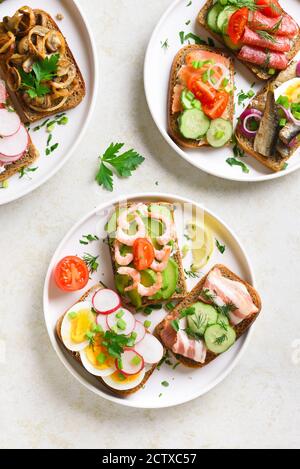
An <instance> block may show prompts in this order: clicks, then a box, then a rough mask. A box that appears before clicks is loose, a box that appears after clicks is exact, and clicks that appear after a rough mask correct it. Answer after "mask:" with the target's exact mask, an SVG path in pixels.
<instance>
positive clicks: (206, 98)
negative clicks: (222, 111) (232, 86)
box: [188, 76, 216, 104]
mask: <svg viewBox="0 0 300 469" xmlns="http://www.w3.org/2000/svg"><path fill="white" fill-rule="evenodd" d="M188 89H189V90H190V91H191V92H192V93H193V94H194V95H195V96H196V98H197V99H199V101H200V102H201V103H202V104H211V103H213V102H214V100H215V97H216V90H215V89H214V88H213V87H212V86H210V84H209V83H204V82H203V81H202V80H201V78H199V77H195V76H194V77H192V78H191V79H190V81H189V82H188Z"/></svg>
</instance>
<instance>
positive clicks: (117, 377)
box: [111, 371, 140, 384]
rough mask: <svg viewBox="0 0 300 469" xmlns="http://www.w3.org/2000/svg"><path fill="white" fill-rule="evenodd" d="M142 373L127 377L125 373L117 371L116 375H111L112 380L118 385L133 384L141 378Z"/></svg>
mask: <svg viewBox="0 0 300 469" xmlns="http://www.w3.org/2000/svg"><path fill="white" fill-rule="evenodd" d="M139 375H140V373H137V374H136V375H131V376H125V375H123V373H121V372H120V371H115V373H114V374H112V375H111V379H112V380H113V381H115V382H116V383H124V384H125V383H131V382H132V381H135V380H136V379H137V378H138V377H139Z"/></svg>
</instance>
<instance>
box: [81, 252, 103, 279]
mask: <svg viewBox="0 0 300 469" xmlns="http://www.w3.org/2000/svg"><path fill="white" fill-rule="evenodd" d="M98 259H99V256H92V255H91V254H88V253H85V254H84V256H83V260H84V262H85V263H86V265H87V267H88V269H89V271H90V273H91V274H93V273H94V272H97V270H98V267H99V262H97V260H98Z"/></svg>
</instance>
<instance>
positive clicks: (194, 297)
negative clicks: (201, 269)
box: [156, 265, 261, 368]
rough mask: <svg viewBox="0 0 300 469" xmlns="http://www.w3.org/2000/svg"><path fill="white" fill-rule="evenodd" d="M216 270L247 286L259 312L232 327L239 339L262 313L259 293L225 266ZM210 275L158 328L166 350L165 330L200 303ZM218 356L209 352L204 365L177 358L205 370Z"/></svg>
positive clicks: (178, 356) (184, 363)
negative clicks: (195, 304)
mask: <svg viewBox="0 0 300 469" xmlns="http://www.w3.org/2000/svg"><path fill="white" fill-rule="evenodd" d="M215 268H218V269H219V270H220V271H221V273H222V275H223V276H224V277H227V278H229V279H231V280H235V281H238V282H241V283H243V284H244V285H245V286H246V288H247V290H248V292H249V294H250V295H251V298H252V300H253V302H254V304H255V305H256V307H257V308H258V310H259V311H258V312H257V313H255V314H253V315H252V316H249V317H248V318H247V319H245V320H244V321H242V322H241V323H240V324H238V325H237V326H232V327H233V328H234V329H235V332H236V335H237V339H239V338H240V337H241V336H242V335H243V334H244V333H245V332H246V331H247V330H248V329H249V327H250V326H251V325H252V324H253V323H254V321H255V320H256V319H257V317H258V315H259V313H260V311H261V299H260V296H259V294H258V293H257V291H256V290H255V289H254V288H253V287H252V286H251V285H249V283H247V282H245V281H244V280H242V279H241V278H240V277H238V276H237V275H236V274H234V273H233V272H231V271H230V270H229V269H228V268H227V267H225V266H224V265H216V266H214V267H213V269H215ZM213 269H212V270H213ZM208 275H209V273H208V274H207V275H206V276H205V277H203V279H202V280H201V281H200V282H199V283H198V285H196V287H195V288H194V289H193V290H192V291H191V292H190V293H189V294H188V295H187V297H186V298H185V299H184V300H183V301H182V302H181V303H180V304H179V305H178V306H177V307H176V308H175V309H174V310H173V311H172V312H171V313H170V314H169V315H168V316H167V317H166V318H165V319H164V320H163V321H162V322H161V323H160V324H159V325H158V326H157V328H156V335H157V337H158V338H159V340H160V341H161V342H162V344H163V345H164V346H165V347H166V348H168V347H167V344H166V343H165V341H164V339H163V334H162V333H163V331H164V330H165V328H167V327H168V328H169V327H170V323H171V321H173V320H174V319H178V318H179V317H180V312H181V311H182V310H183V309H185V308H188V307H189V306H191V305H192V304H194V303H196V302H197V301H199V297H200V294H201V292H202V290H203V285H204V283H205V281H206V279H207V277H208ZM175 342H176V332H175V330H174V343H173V345H174V344H175ZM218 356H219V355H216V354H215V353H213V352H210V351H209V350H208V351H207V355H206V360H205V363H204V364H202V363H198V362H195V361H194V360H191V359H189V358H186V357H183V356H182V355H176V358H177V359H178V361H180V362H181V363H182V364H183V365H185V366H187V367H190V368H203V367H204V366H206V365H208V364H209V363H211V362H212V361H213V360H215V358H217V357H218Z"/></svg>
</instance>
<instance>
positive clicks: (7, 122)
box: [0, 108, 21, 137]
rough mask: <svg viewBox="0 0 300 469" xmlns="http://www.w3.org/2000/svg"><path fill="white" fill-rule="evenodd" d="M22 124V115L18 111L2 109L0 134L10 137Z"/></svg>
mask: <svg viewBox="0 0 300 469" xmlns="http://www.w3.org/2000/svg"><path fill="white" fill-rule="evenodd" d="M20 125H21V120H20V117H19V116H18V114H17V113H16V112H10V111H8V110H7V109H5V108H3V109H0V136H1V137H10V136H11V135H14V134H15V133H17V132H18V130H19V128H20Z"/></svg>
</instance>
